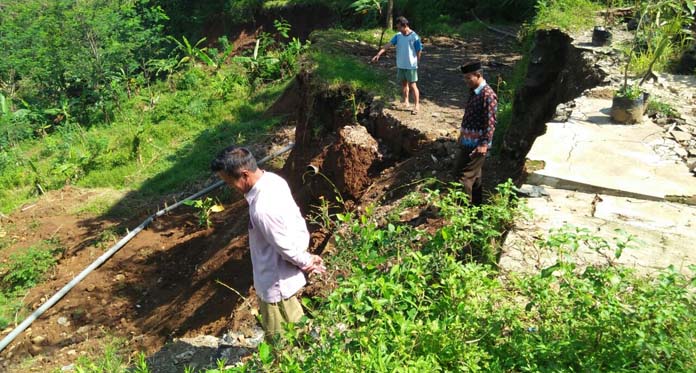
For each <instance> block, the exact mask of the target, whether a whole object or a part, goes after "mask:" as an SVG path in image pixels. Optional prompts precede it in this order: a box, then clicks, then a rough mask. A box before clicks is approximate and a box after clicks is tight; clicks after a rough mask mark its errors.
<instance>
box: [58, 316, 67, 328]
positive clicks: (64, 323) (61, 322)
mask: <svg viewBox="0 0 696 373" xmlns="http://www.w3.org/2000/svg"><path fill="white" fill-rule="evenodd" d="M56 323H58V325H60V326H68V325H70V321H68V318H67V317H65V316H61V317H59V318H58V320H56Z"/></svg>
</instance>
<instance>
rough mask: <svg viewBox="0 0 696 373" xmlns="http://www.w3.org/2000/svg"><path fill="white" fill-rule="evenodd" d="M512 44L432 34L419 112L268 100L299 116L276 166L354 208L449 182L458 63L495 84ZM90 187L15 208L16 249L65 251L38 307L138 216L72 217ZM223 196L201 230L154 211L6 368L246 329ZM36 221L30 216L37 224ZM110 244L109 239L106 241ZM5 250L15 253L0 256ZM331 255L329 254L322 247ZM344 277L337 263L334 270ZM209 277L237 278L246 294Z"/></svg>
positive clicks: (497, 175)
mask: <svg viewBox="0 0 696 373" xmlns="http://www.w3.org/2000/svg"><path fill="white" fill-rule="evenodd" d="M514 43H515V42H514V41H512V40H509V39H503V38H500V37H498V36H495V35H489V36H482V37H480V38H476V39H475V40H474V41H471V42H468V43H463V42H461V41H456V40H452V39H443V38H440V39H437V40H433V41H432V44H430V45H427V47H428V49H427V50H428V54H427V55H426V56H427V57H426V59H425V60H424V62H423V65H422V66H423V67H422V69H421V79H422V81H421V83H420V85H421V87H422V95H423V99H424V103H423V108H422V110H421V113H419V115H417V116H412V115H411V114H410V113H407V112H400V111H399V110H395V109H390V108H389V107H387V108H386V109H377V108H376V107H371V105H372V99H371V98H370V97H367V96H366V97H357V98H356V100H357V101H359V102H363V103H366V105H364V106H363V107H361V108H360V110H359V113H358V115H357V118H356V117H355V116H354V115H355V113H353V111H352V110H351V109H350V108H346V107H345V105H344V102H345V96H344V94H345V93H346V92H341V91H340V89H339V91H333V92H321V93H320V94H319V95H318V96H316V97H314V98H313V100H312V103H313V106H312V107H307V106H306V105H304V106H303V105H298V104H297V102H298V101H294V98H293V97H291V96H289V97H285V98H284V99H283V100H281V102H279V104H278V105H276V107H274V109H273V110H277V112H276V114H277V113H280V112H288V111H291V110H288V108H289V107H295V108H296V110H298V113H297V115H296V116H295V117H293V118H292V120H293V123H294V122H295V121H297V131H296V133H295V134H294V135H295V139H296V142H297V143H298V148H296V149H295V150H294V151H293V154H292V155H290V156H289V158H288V160H287V162H286V163H285V165H284V169H283V171H282V172H284V176H285V177H286V178H287V179H288V180H289V181H290V183H291V185H292V186H293V188H294V190H295V192H296V194H297V198H298V199H299V200H300V202H301V203H302V204H303V207H304V209H305V211H308V209H309V208H310V206H311V205H312V204H316V203H317V202H318V198H319V196H324V197H325V198H332V197H333V195H332V193H333V186H332V185H329V184H328V183H327V181H326V180H325V179H323V178H321V177H319V176H311V175H307V174H306V172H305V171H306V167H307V165H308V164H317V165H318V166H319V167H320V169H321V170H322V172H323V173H324V174H325V175H327V176H328V177H329V179H331V180H332V183H333V184H334V185H335V187H336V188H337V189H338V190H339V191H340V192H341V193H342V194H343V195H344V197H345V198H346V199H347V200H348V201H349V204H348V205H349V207H350V206H353V207H355V206H358V205H361V204H367V203H371V202H375V203H379V204H386V205H388V204H389V203H391V202H392V201H394V200H396V199H397V198H399V197H400V196H403V195H405V194H406V193H408V191H409V185H410V183H412V182H413V181H414V180H418V179H422V178H424V177H436V178H440V179H442V180H444V181H449V180H451V179H452V175H451V172H450V171H451V166H452V157H451V156H452V149H453V146H452V145H453V140H454V137H453V134H454V133H456V127H457V126H458V122H459V120H460V118H461V114H462V113H461V108H462V104H463V102H464V101H463V100H464V91H465V89H464V86H463V83H461V82H460V81H458V80H456V78H457V77H458V74H457V66H458V65H459V64H461V63H463V62H464V61H466V60H469V59H475V58H480V59H484V60H486V61H487V64H488V66H489V67H490V70H489V76H490V78H489V81H491V83H492V84H495V82H496V81H497V78H496V77H497V76H498V75H499V74H505V73H508V72H510V69H511V67H512V64H513V63H514V61H515V60H516V59H517V58H519V56H518V55H516V54H515V52H514V50H515V47H514ZM351 50H353V51H355V53H356V55H358V56H360V57H361V58H362V57H364V58H367V57H369V56H371V55H372V54H373V53H374V50H371V49H370V48H369V47H365V46H360V45H358V46H354V47H352V48H351ZM490 50H494V51H496V53H498V52H497V51H500V53H499V54H490V52H487V51H490ZM392 57H393V56H392ZM392 57H389V56H386V57H385V58H384V59H383V61H384V62H382V63H381V64H380V65H379V66H378V67H377V68H383V69H390V70H391V69H392V67H393V61H391V58H392ZM453 77H454V78H453ZM452 81H455V82H457V83H452ZM305 82H307V80H306V79H305V80H303V78H302V77H301V76H300V77H298V83H297V84H296V85H294V86H293V88H292V90H293V91H294V92H299V93H300V94H302V95H307V94H314V93H316V92H312V91H311V90H310V88H311V87H309V86H303V83H305ZM306 99H307V97H301V98H300V100H299V102H301V103H306ZM386 104H387V105H389V103H386ZM375 110H380V114H378V115H379V116H381V117H383V118H391V119H389V121H392V122H394V123H399V125H398V128H395V129H393V130H392V131H391V132H390V131H385V128H386V125H383V126H382V127H380V125H379V122H378V121H377V122H375V121H373V119H374V118H373V119H370V118H368V117H367V116H368V115H371V114H372V113H375ZM310 111H311V113H310ZM309 118H311V119H312V120H311V124H310V121H309ZM356 119H357V120H356ZM370 123H378V124H377V125H371V124H370ZM385 123H386V122H385ZM316 125H318V126H319V127H316ZM288 136H290V134H289V133H288V130H287V129H284V130H282V131H280V132H279V133H278V134H277V135H276V136H271V137H269V138H268V141H267V143H266V144H262V146H260V150H259V151H256V153H257V155H262V153H264V152H266V151H268V150H269V149H271V148H274V147H275V148H277V147H279V146H280V145H281V144H284V143H286V142H287V140H288V139H287V137H288ZM411 138H420V139H421V140H419V141H418V142H414V143H413V145H412V146H411V145H409V146H397V145H398V144H403V143H405V142H408V139H411ZM394 139H401V140H399V141H397V142H395V141H393V140H394ZM274 165H275V166H280V164H278V163H277V162H273V163H271V165H270V166H269V167H270V168H271V169H273V166H274ZM267 168H268V167H267ZM486 168H487V170H488V171H487V175H486V185H489V186H492V185H495V184H496V183H497V182H499V181H500V180H501V179H503V178H504V177H506V176H505V175H506V174H505V172H506V171H505V169H504V168H503V167H502V165H501V164H500V162H499V161H497V160H495V159H492V160H491V161H489V162H488V164H487V166H486ZM282 172H281V173H282ZM94 193H95V192H93V191H86V190H81V189H77V188H70V187H66V188H64V189H63V190H61V191H57V192H52V193H50V194H49V195H48V196H46V197H45V198H42V199H41V200H40V201H39V202H38V203H37V204H36V206H35V207H33V208H31V209H29V210H26V211H18V212H16V213H15V214H13V215H12V216H11V218H12V219H13V221H14V224H15V226H16V227H29V226H38V228H34V229H33V230H32V229H30V228H18V229H17V230H15V231H13V232H12V234H15V235H17V236H19V237H22V239H20V240H19V241H18V242H17V243H16V244H15V245H14V246H15V247H20V246H22V245H29V244H31V243H33V242H37V241H39V240H41V239H45V238H47V237H51V236H55V237H57V238H59V239H60V241H61V242H62V243H63V245H65V247H66V248H67V250H66V252H65V254H64V255H63V257H62V258H61V259H60V261H59V264H58V266H57V267H56V270H55V272H54V273H53V274H52V275H51V277H50V278H49V279H48V280H47V281H46V282H45V283H43V284H42V285H40V286H38V287H36V288H35V289H32V290H31V291H30V292H29V294H28V295H27V297H26V303H27V304H29V305H31V306H32V308H36V307H38V305H40V304H41V302H43V301H44V300H45V298H48V297H50V296H51V295H52V294H53V293H54V292H55V291H56V290H57V289H59V288H60V287H62V286H63V285H64V284H65V283H67V282H68V281H69V280H70V279H72V278H73V277H74V276H75V275H77V274H78V273H79V271H81V270H82V269H83V268H84V267H86V266H87V265H88V264H89V263H91V262H92V261H93V260H94V259H95V258H96V257H97V256H99V255H100V254H101V253H102V252H103V250H104V243H103V242H98V237H100V234H101V232H103V231H104V230H105V229H107V228H110V227H114V228H115V229H117V231H119V235H118V236H119V237H120V236H122V233H124V231H125V228H132V227H134V226H136V225H137V224H138V223H139V222H140V221H141V220H142V219H144V218H145V217H146V216H147V215H146V214H145V213H140V212H139V213H138V215H137V216H134V217H132V219H130V220H126V221H123V220H115V219H108V218H100V217H95V216H86V215H82V216H80V215H75V214H73V213H70V211H72V210H73V209H74V208H75V207H76V206H81V205H84V204H85V203H87V202H88V201H89V200H90V199H91V198H95V197H94ZM218 196H219V197H220V199H221V200H223V202H224V203H225V206H226V210H225V211H224V212H222V213H219V214H215V215H214V216H213V226H212V228H210V229H203V228H200V227H198V225H197V218H196V216H195V215H194V213H193V210H192V209H190V208H188V207H184V208H181V209H179V210H176V211H175V212H174V213H173V214H171V215H167V216H164V217H162V218H160V219H158V220H157V221H155V222H154V223H153V224H152V225H151V227H150V228H148V229H147V230H145V231H144V232H142V233H141V234H140V235H138V236H137V237H136V238H135V239H133V241H131V242H130V243H129V244H128V245H127V246H126V247H124V248H123V249H122V250H121V251H120V252H118V253H117V254H116V255H114V257H113V258H112V259H111V260H109V261H108V262H107V263H105V264H104V265H103V266H102V267H101V268H99V269H97V270H96V271H94V272H93V273H92V274H91V275H89V276H88V277H87V278H86V279H85V280H84V281H83V282H82V283H80V284H79V285H78V286H77V287H76V288H75V289H73V290H72V291H71V292H70V293H69V294H68V295H67V296H66V297H65V298H64V299H63V300H61V301H60V302H59V303H58V304H57V305H56V306H55V307H53V308H52V309H50V310H49V311H48V312H46V314H44V316H42V317H41V318H40V319H39V320H37V321H36V322H35V323H34V324H33V325H32V327H31V330H28V331H27V332H25V333H23V334H22V335H21V336H20V337H19V338H18V339H17V340H16V341H15V342H14V343H13V344H12V345H10V347H9V348H8V349H6V350H5V351H3V353H2V355H0V358H2V359H3V360H2V361H0V365H2V364H5V365H4V368H5V369H7V370H8V371H14V372H19V371H40V370H45V368H47V367H49V368H55V367H60V366H63V365H67V364H70V363H73V362H74V361H75V359H76V355H79V354H80V353H82V352H83V351H89V350H90V349H91V348H92V347H93V346H94V345H95V344H98V343H99V342H100V341H101V340H103V339H104V338H105V336H106V335H109V334H112V335H117V336H120V337H124V338H126V339H128V340H129V342H130V343H129V348H131V349H133V350H134V351H136V350H140V351H145V352H147V353H150V354H152V353H155V352H157V351H158V350H160V349H161V348H162V346H163V345H164V344H165V343H167V342H169V341H171V340H172V338H174V337H187V336H188V337H193V336H197V335H201V334H208V335H216V336H220V335H222V334H223V333H224V332H226V331H227V330H236V331H242V332H244V331H245V330H246V331H250V329H251V328H252V327H253V326H254V325H255V323H256V321H255V319H254V316H252V314H251V312H249V310H250V308H253V307H255V304H254V303H255V298H256V297H255V294H254V292H253V289H252V278H251V263H250V259H249V253H248V248H247V236H246V232H247V220H248V215H247V209H246V202H245V201H244V200H243V199H242V198H241V196H239V195H236V194H232V195H230V194H229V193H220V194H218ZM327 196H330V197H327ZM179 198H180V197H179ZM58 200H59V201H60V202H58ZM331 200H333V199H331ZM141 206H142V205H141ZM150 209H151V210H152V208H150ZM142 210H143V208H142V207H140V206H134V207H133V211H142ZM406 218H408V219H407V220H409V221H411V222H412V224H413V225H418V226H425V227H430V228H432V229H435V228H436V227H438V226H439V225H441V224H442V222H440V221H437V219H434V218H433V217H431V216H429V215H428V213H427V211H426V212H422V211H419V212H413V216H409V217H406ZM33 221H38V223H34V224H31V222H33ZM37 224H38V225H37ZM313 229H314V230H315V232H313V234H312V238H313V239H312V248H311V250H319V251H321V250H323V249H324V247H325V244H326V243H327V242H328V241H329V239H330V235H329V234H328V232H324V231H321V230H318V229H316V227H314V228H313ZM110 244H113V241H112V242H109V244H108V245H106V246H110ZM329 247H330V246H329ZM6 252H11V250H8V251H3V253H2V254H1V255H6ZM326 255H330V249H327V252H326ZM338 274H340V273H338V272H336V271H334V272H332V277H333V278H335V276H336V275H338ZM216 280H219V281H221V282H223V283H224V284H226V285H228V286H231V287H233V288H234V289H236V290H237V291H238V292H240V293H241V294H242V295H243V296H244V297H245V298H246V300H245V299H242V298H241V297H239V296H238V295H237V294H236V293H234V292H232V291H230V290H228V289H226V288H225V287H223V286H221V285H219V284H217V283H216ZM310 282H311V283H310V285H309V286H308V287H307V288H306V290H305V291H306V293H307V294H309V295H318V294H324V293H325V292H326V291H327V290H329V289H330V288H331V287H332V286H333V285H332V284H335V281H332V280H331V279H323V280H321V281H310ZM61 317H63V318H65V320H63V319H61V321H67V322H68V323H67V324H66V323H64V322H61V324H62V325H61V324H59V323H58V320H59V318H61ZM8 332H9V329H8V330H5V331H4V332H3V335H5V334H6V333H8ZM35 336H43V337H45V339H46V340H45V341H44V342H42V343H41V345H40V346H39V345H37V344H32V341H31V340H32V338H34V337H35ZM32 355H35V356H38V357H39V359H40V361H35V362H34V363H33V365H31V364H30V365H29V368H27V367H26V366H19V365H18V364H19V362H21V361H22V360H23V359H25V358H27V357H28V356H32Z"/></svg>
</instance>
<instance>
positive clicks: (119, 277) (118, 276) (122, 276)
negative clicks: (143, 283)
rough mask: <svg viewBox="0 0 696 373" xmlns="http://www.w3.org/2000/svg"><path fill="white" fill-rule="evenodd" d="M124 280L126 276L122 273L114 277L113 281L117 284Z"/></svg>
mask: <svg viewBox="0 0 696 373" xmlns="http://www.w3.org/2000/svg"><path fill="white" fill-rule="evenodd" d="M125 279H126V276H125V275H124V274H123V273H119V274H117V275H116V277H114V280H116V281H118V282H121V281H123V280H125Z"/></svg>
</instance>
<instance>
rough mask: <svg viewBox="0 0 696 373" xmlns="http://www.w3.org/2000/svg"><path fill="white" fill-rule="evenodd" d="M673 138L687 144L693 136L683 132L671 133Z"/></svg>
mask: <svg viewBox="0 0 696 373" xmlns="http://www.w3.org/2000/svg"><path fill="white" fill-rule="evenodd" d="M669 134H670V135H672V137H673V138H674V139H675V140H677V141H679V142H687V141H689V140H691V134H690V133H688V132H683V131H672V132H670V133H669Z"/></svg>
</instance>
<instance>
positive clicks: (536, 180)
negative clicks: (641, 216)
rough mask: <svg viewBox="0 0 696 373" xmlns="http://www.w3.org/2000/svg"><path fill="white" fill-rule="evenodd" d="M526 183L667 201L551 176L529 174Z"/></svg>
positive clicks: (656, 197)
mask: <svg viewBox="0 0 696 373" xmlns="http://www.w3.org/2000/svg"><path fill="white" fill-rule="evenodd" d="M526 183H527V184H531V185H545V186H548V187H551V188H555V189H564V190H570V191H576V192H583V193H595V194H605V195H608V196H614V197H627V198H635V199H642V200H646V201H658V202H664V201H668V199H667V197H658V196H653V195H649V194H642V193H633V192H627V191H625V190H619V189H611V188H603V187H599V186H596V185H592V184H586V183H582V182H577V181H572V180H566V179H561V178H557V177H553V176H547V175H540V174H537V173H532V174H529V175H528V176H527V180H526ZM671 202H674V201H671Z"/></svg>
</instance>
